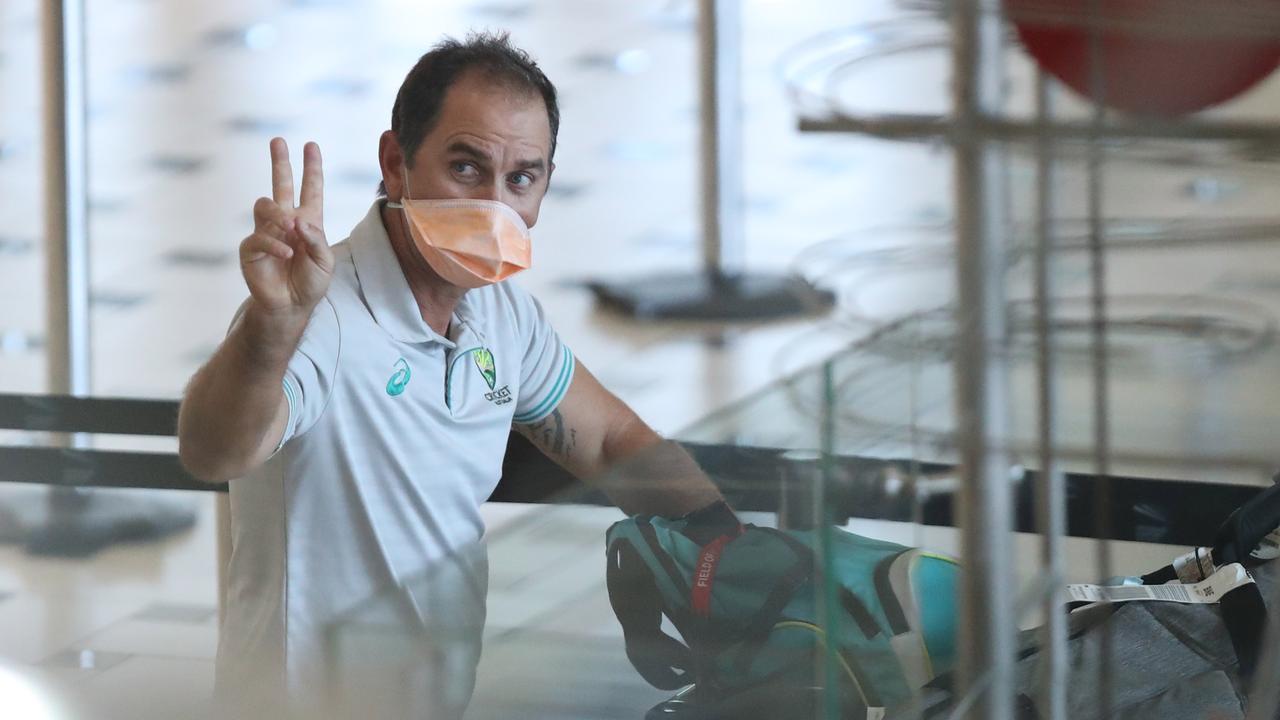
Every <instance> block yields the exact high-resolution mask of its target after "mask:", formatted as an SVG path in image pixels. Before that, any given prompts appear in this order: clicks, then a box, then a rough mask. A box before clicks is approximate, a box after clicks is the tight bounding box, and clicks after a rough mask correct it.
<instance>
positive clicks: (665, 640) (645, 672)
mask: <svg viewBox="0 0 1280 720" xmlns="http://www.w3.org/2000/svg"><path fill="white" fill-rule="evenodd" d="M605 575H606V577H605V584H606V587H607V589H608V592H609V604H610V605H611V606H612V607H613V613H614V615H616V616H617V617H618V622H619V623H621V624H622V636H623V640H624V642H625V643H626V651H627V659H628V660H630V661H631V665H632V666H634V667H635V669H636V671H637V672H639V673H640V676H641V677H643V678H644V679H645V680H646V681H647V682H648V683H649V684H650V685H652V686H654V687H656V688H658V689H660V690H676V689H678V688H681V687H684V686H685V685H689V684H690V683H692V682H693V678H692V677H691V676H692V672H691V670H692V667H693V657H692V653H691V652H690V651H689V648H687V647H685V645H684V643H682V642H680V641H679V640H676V639H675V638H673V637H671V636H670V635H668V634H666V633H665V632H663V631H662V597H661V595H660V594H659V593H658V589H657V586H656V585H655V584H654V579H653V573H651V572H650V571H649V568H648V567H647V566H646V565H645V563H644V559H643V558H641V557H640V553H639V552H637V551H636V549H635V548H634V547H632V545H631V543H630V542H628V541H626V540H616V541H614V543H613V544H612V545H611V546H610V547H609V564H608V568H607V570H606V573H605Z"/></svg>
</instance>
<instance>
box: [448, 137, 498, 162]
mask: <svg viewBox="0 0 1280 720" xmlns="http://www.w3.org/2000/svg"><path fill="white" fill-rule="evenodd" d="M445 152H448V153H458V154H460V155H466V156H468V157H470V158H471V159H473V160H480V161H482V162H488V161H489V154H488V153H486V152H485V151H483V150H481V149H480V148H478V147H476V146H475V145H472V144H470V143H468V142H464V141H462V140H454V141H453V142H452V143H450V144H449V147H447V148H445Z"/></svg>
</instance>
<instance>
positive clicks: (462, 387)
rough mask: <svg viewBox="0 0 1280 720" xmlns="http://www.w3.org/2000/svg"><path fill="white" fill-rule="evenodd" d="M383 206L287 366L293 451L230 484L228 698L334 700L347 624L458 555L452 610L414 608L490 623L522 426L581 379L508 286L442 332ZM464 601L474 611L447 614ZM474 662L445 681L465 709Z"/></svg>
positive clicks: (458, 621)
mask: <svg viewBox="0 0 1280 720" xmlns="http://www.w3.org/2000/svg"><path fill="white" fill-rule="evenodd" d="M381 206H382V201H379V202H376V203H374V205H373V207H372V208H370V210H369V213H368V214H367V215H366V216H365V218H364V219H363V220H362V221H361V222H360V223H359V224H358V225H357V226H356V227H355V229H354V230H353V231H352V233H351V236H350V237H349V238H348V239H346V240H345V241H343V242H341V243H339V244H337V245H335V246H334V247H333V251H334V255H335V258H336V261H337V262H336V269H335V271H334V276H333V280H332V283H331V285H330V287H329V291H328V293H327V295H326V297H325V299H324V301H323V302H321V303H320V304H319V306H318V307H317V308H316V310H315V312H314V313H313V315H312V317H311V321H310V323H309V325H308V326H307V329H306V332H305V334H304V336H303V338H302V341H301V343H300V345H299V347H298V350H297V352H296V354H295V355H294V357H293V359H292V361H291V362H290V363H289V368H288V371H287V373H286V375H285V379H284V389H285V395H286V397H287V399H288V401H289V423H288V428H287V430H286V431H285V435H284V438H283V439H282V446H281V448H280V449H279V450H278V451H277V453H276V454H275V455H274V456H273V457H272V458H271V459H270V460H269V461H267V463H266V464H265V465H263V466H262V467H261V468H260V469H258V470H257V471H256V472H254V473H253V474H252V475H251V476H249V477H246V478H244V479H241V480H235V481H233V482H232V483H231V520H232V537H233V546H232V547H233V550H232V555H231V567H230V573H229V583H228V597H227V607H226V615H225V621H224V624H223V627H222V630H221V636H220V641H219V647H218V696H219V700H220V701H222V702H226V701H228V700H232V701H233V702H234V701H240V704H242V705H243V704H247V705H249V706H259V708H260V709H265V707H264V706H263V705H262V704H263V703H266V702H270V698H271V697H281V695H279V694H280V693H281V692H283V693H286V694H287V696H288V697H289V698H290V702H291V704H293V705H294V706H295V707H296V708H298V709H302V710H304V712H305V708H306V707H307V705H309V704H311V703H310V702H308V701H314V702H317V703H323V702H326V697H325V688H326V683H327V682H329V681H331V680H333V672H332V671H333V668H334V658H333V657H330V656H327V652H328V651H327V650H326V648H330V649H331V648H332V646H333V637H332V635H333V632H334V625H335V622H337V621H339V619H340V618H343V617H345V616H346V615H348V614H350V613H351V612H352V611H354V610H356V609H357V608H360V607H361V606H362V604H367V603H368V601H369V600H370V599H371V598H374V597H379V596H383V597H385V596H387V595H393V591H394V589H395V588H397V587H401V586H403V585H404V584H406V583H408V582H410V581H417V582H418V583H419V584H421V582H422V579H423V578H427V584H428V585H430V583H431V581H430V578H432V577H433V576H434V575H440V576H441V577H443V576H444V574H445V573H443V572H442V571H441V568H442V567H445V566H451V567H452V570H451V571H450V574H452V575H453V576H458V577H465V578H467V579H468V580H469V581H468V582H461V583H457V582H452V583H449V584H450V585H451V587H449V588H447V590H448V593H446V594H449V595H450V598H451V599H450V600H449V601H447V602H442V603H440V604H442V605H446V606H448V607H447V608H445V609H440V608H424V607H419V608H417V609H416V610H415V609H413V608H412V604H406V612H408V613H410V615H406V616H405V617H404V618H400V620H403V621H405V622H409V621H410V620H411V618H412V617H414V616H417V620H418V622H419V623H422V622H425V623H426V624H435V623H437V622H441V623H444V624H449V625H455V626H458V627H461V626H462V625H467V626H471V625H476V626H477V627H478V625H481V624H483V618H484V600H485V593H486V591H487V582H488V577H487V574H488V573H487V566H486V564H485V561H484V553H483V550H482V547H481V546H480V542H481V538H482V536H483V534H484V524H483V521H482V519H481V516H480V512H479V508H480V504H481V503H483V502H484V501H485V500H486V499H487V498H488V496H489V494H490V493H491V492H492V491H493V489H494V487H495V486H496V485H497V482H498V479H499V476H500V474H501V468H502V459H503V454H504V451H505V449H506V443H507V436H508V433H509V432H510V429H511V424H512V422H513V421H515V422H534V421H537V420H540V419H542V418H543V417H545V416H547V415H549V414H550V413H551V412H552V410H554V409H555V407H556V406H557V404H558V403H559V402H560V400H561V398H563V397H564V394H565V391H566V390H567V389H568V387H569V384H570V383H571V382H572V379H573V368H574V359H573V355H572V354H571V353H570V352H569V349H568V348H567V347H565V345H564V344H563V343H562V342H561V341H560V339H559V337H558V336H557V335H556V333H555V331H554V330H553V329H552V328H551V325H550V324H549V323H548V322H547V319H546V316H545V315H544V313H543V311H542V308H541V306H540V305H539V304H538V302H537V301H536V300H534V299H533V297H531V296H530V295H529V294H527V293H526V292H524V291H523V290H521V289H520V288H518V287H517V286H515V285H513V284H511V283H510V282H503V283H499V284H497V285H493V286H489V287H484V288H480V289H477V290H472V291H470V292H468V293H467V294H466V295H465V296H464V297H463V299H462V301H461V302H460V303H459V304H458V306H457V309H456V311H455V314H454V316H453V318H452V322H451V323H450V326H449V336H448V337H442V336H440V335H439V334H437V333H435V332H434V331H432V330H431V328H429V327H428V326H427V324H426V323H425V322H423V320H422V316H421V314H420V313H419V310H418V307H417V304H416V303H415V300H414V297H413V294H412V293H411V292H410V290H409V285H408V282H407V281H406V280H405V278H404V274H403V273H402V271H401V269H400V264H399V262H398V260H397V259H396V256H395V253H394V251H393V250H392V248H391V244H390V240H389V239H388V237H387V233H386V229H385V228H384V227H383V224H382V218H381ZM459 568H461V570H459ZM454 585H457V586H458V587H453V586H454ZM416 602H418V604H419V605H423V604H427V605H430V604H432V603H433V602H434V601H432V602H427V601H422V600H419V601H416ZM451 612H457V613H462V615H459V616H458V617H441V616H440V615H442V614H443V615H448V614H449V613H451ZM432 613H436V614H437V617H430V616H431V615H432ZM424 616H426V617H424ZM475 640H476V644H475V647H474V650H473V651H474V653H475V654H476V656H477V657H478V651H479V638H478V637H477V638H476V639H475ZM330 654H331V653H330ZM339 660H340V661H342V662H346V661H349V660H350V658H346V659H339ZM468 663H469V664H470V667H471V668H472V670H468V671H467V672H464V673H462V675H461V676H460V677H457V678H453V679H451V680H450V681H449V682H448V683H446V685H447V686H449V688H451V689H449V688H447V689H449V692H452V693H454V694H456V695H459V696H461V695H463V694H465V697H462V698H461V703H462V704H463V705H465V702H466V699H467V698H469V696H470V693H471V685H470V684H469V683H470V682H472V680H471V679H470V678H471V676H470V675H468V673H469V672H472V671H473V668H474V659H464V661H463V662H462V663H461V665H462V666H464V667H465V666H467V665H468ZM454 664H457V663H456V661H454ZM326 673H328V674H326ZM462 686H465V687H462ZM442 700H443V698H442ZM455 700H456V698H455ZM446 704H453V701H450V702H449V703H446ZM249 709H250V708H244V709H243V711H247V710H249Z"/></svg>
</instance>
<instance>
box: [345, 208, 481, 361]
mask: <svg viewBox="0 0 1280 720" xmlns="http://www.w3.org/2000/svg"><path fill="white" fill-rule="evenodd" d="M384 202H385V200H384V199H381V198H380V199H378V200H376V201H375V202H374V203H373V206H372V207H370V208H369V212H368V213H367V214H366V215H365V216H364V219H363V220H361V221H360V222H359V223H358V224H356V226H355V228H354V229H353V230H352V231H351V242H350V244H351V259H352V261H353V262H354V264H355V268H356V278H357V280H358V281H359V283H360V292H361V294H362V295H364V300H365V303H366V304H367V305H368V306H369V311H370V312H371V313H373V319H374V320H375V321H376V322H377V323H378V325H379V326H381V327H382V329H384V330H386V331H387V333H389V334H390V335H391V336H392V337H394V338H395V339H397V340H399V341H401V342H410V343H421V342H438V343H441V344H443V345H445V346H446V347H452V346H453V345H454V344H455V341H456V340H458V339H460V338H462V337H463V335H464V334H466V333H468V332H470V333H473V334H475V335H476V336H478V337H480V338H481V339H483V336H482V335H481V333H480V329H479V327H478V325H477V323H476V322H475V317H474V316H473V314H472V311H471V307H470V304H469V303H468V302H467V297H466V296H465V295H464V296H462V298H461V299H460V300H459V301H458V305H457V307H456V308H455V309H454V313H453V318H452V322H451V323H450V328H449V334H450V335H451V336H452V337H453V339H449V338H445V337H443V336H441V335H440V334H439V333H437V332H436V331H434V330H432V329H431V327H430V326H428V325H427V323H426V321H424V320H423V319H422V313H421V311H420V310H419V309H418V303H417V301H416V300H415V299H414V297H413V291H412V290H410V289H409V281H408V280H407V279H406V278H405V276H404V270H403V269H402V268H401V267H400V260H399V258H397V257H396V253H395V250H393V249H392V247H391V238H390V237H389V236H388V235H387V229H386V227H384V226H383V224H382V206H383V203H384Z"/></svg>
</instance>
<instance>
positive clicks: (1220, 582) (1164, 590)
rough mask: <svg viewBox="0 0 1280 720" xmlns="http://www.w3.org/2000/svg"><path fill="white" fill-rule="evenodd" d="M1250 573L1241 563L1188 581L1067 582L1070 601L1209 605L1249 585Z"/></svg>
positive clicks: (1251, 581)
mask: <svg viewBox="0 0 1280 720" xmlns="http://www.w3.org/2000/svg"><path fill="white" fill-rule="evenodd" d="M1252 584H1253V576H1251V575H1250V574H1249V571H1248V570H1246V569H1245V568H1244V566H1243V565H1241V564H1240V563H1231V564H1230V565H1223V566H1222V567H1221V568H1219V569H1218V571H1217V572H1215V573H1213V574H1212V575H1210V576H1209V577H1208V578H1207V579H1205V580H1203V581H1201V582H1198V583H1194V584H1189V585H1183V584H1178V583H1170V584H1168V585H1115V586H1111V585H1088V584H1073V585H1068V586H1067V595H1068V597H1069V598H1070V602H1073V603H1098V602H1105V603H1122V602H1133V601H1135V600H1137V601H1158V602H1176V603H1186V604H1198V605H1212V604H1214V603H1217V602H1219V601H1221V600H1222V598H1223V596H1224V595H1226V594H1227V593H1229V592H1231V591H1233V590H1235V589H1236V588H1239V587H1242V586H1245V585H1252Z"/></svg>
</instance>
